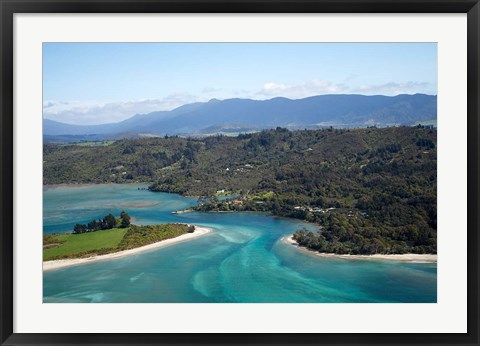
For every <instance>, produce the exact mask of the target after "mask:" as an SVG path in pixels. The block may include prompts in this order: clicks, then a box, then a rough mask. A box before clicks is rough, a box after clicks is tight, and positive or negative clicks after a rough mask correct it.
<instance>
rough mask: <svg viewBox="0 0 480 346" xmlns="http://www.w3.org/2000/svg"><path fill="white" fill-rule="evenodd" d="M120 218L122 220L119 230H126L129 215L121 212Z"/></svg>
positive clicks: (128, 223)
mask: <svg viewBox="0 0 480 346" xmlns="http://www.w3.org/2000/svg"><path fill="white" fill-rule="evenodd" d="M120 218H121V219H122V222H121V224H120V227H121V228H126V227H128V226H130V215H128V214H127V213H126V212H125V211H122V212H121V213H120Z"/></svg>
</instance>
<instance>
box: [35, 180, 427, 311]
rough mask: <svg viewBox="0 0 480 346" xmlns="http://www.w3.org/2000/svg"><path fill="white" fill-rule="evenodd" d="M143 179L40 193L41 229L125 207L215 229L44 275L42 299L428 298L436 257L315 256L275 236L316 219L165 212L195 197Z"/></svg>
mask: <svg viewBox="0 0 480 346" xmlns="http://www.w3.org/2000/svg"><path fill="white" fill-rule="evenodd" d="M138 187H144V186H143V185H95V186H82V187H57V188H50V189H46V190H45V191H44V231H45V232H48V233H52V232H64V231H70V230H71V229H72V227H73V225H74V224H75V223H86V222H88V221H90V220H92V219H94V218H100V217H103V216H104V215H105V214H106V213H110V212H111V213H113V214H115V215H116V214H119V213H120V211H122V210H125V211H127V212H128V213H129V214H130V215H132V216H133V218H134V222H135V223H137V224H152V223H162V222H185V223H193V224H197V225H204V226H208V227H211V228H213V229H214V232H212V233H210V234H207V235H205V236H201V237H199V238H196V239H193V240H190V241H187V242H183V243H179V244H175V245H171V246H168V247H165V248H161V249H157V250H152V251H150V252H146V253H142V254H138V255H133V256H130V257H125V258H121V259H115V260H109V261H103V262H96V263H90V264H85V265H81V266H77V267H70V268H65V269H60V270H56V271H51V272H46V273H44V289H43V291H44V301H45V302H131V303H139V302H172V303H173V302H175V303H179V302H199V303H200V302H210V303H212V302H232V303H233V302H295V303H298V302H319V303H320V302H324V303H326V302H332V303H339V302H436V299H437V293H436V281H437V274H436V273H437V266H436V264H424V263H396V262H391V261H377V260H358V259H357V260H352V259H338V258H323V257H319V256H315V255H313V254H310V253H305V252H303V251H300V250H298V249H296V248H295V247H293V246H291V245H289V244H286V243H284V242H282V241H281V238H282V237H284V236H285V235H289V234H291V233H293V232H294V231H295V230H296V229H298V228H301V227H307V228H310V229H315V228H316V227H315V225H312V224H306V223H302V222H299V221H297V220H290V219H285V218H277V217H272V216H268V215H265V214H257V213H185V214H178V215H175V214H171V212H172V211H174V210H179V209H184V208H187V207H189V206H191V205H195V204H196V199H194V198H184V197H181V196H178V195H173V194H165V193H153V192H150V191H145V190H138Z"/></svg>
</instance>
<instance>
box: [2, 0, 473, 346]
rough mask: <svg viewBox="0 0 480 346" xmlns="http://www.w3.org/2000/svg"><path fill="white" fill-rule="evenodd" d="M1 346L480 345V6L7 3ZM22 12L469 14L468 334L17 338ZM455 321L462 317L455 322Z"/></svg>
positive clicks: (248, 1) (383, 0) (405, 1)
mask: <svg viewBox="0 0 480 346" xmlns="http://www.w3.org/2000/svg"><path fill="white" fill-rule="evenodd" d="M0 11H1V14H0V15H1V54H0V56H1V89H0V90H1V95H0V100H1V117H0V121H1V123H0V129H1V141H0V143H1V144H0V146H1V156H0V191H1V195H2V198H1V202H0V203H1V205H0V222H1V231H0V242H1V253H0V261H1V263H0V270H1V272H0V277H1V285H0V289H1V299H0V302H1V305H0V314H1V315H0V316H1V317H0V318H1V322H0V342H1V344H2V345H27V344H28V345H180V344H182V345H196V344H207V345H217V344H218V345H220V344H221V345H227V344H228V345H230V344H232V345H233V344H235V345H254V344H257V345H261V344H272V345H276V344H288V345H312V344H319V345H347V344H348V345H367V344H371V345H388V344H395V345H478V344H479V338H478V329H479V319H478V316H479V299H478V296H479V275H478V274H479V256H478V249H479V248H480V243H479V237H478V231H479V228H478V212H479V204H478V196H479V160H478V155H479V138H478V137H479V133H480V128H479V120H478V119H479V116H480V114H479V98H480V88H479V81H480V78H479V75H480V69H479V49H480V41H479V17H480V4H479V1H478V0H391V1H389V0H298V1H295V0H243V1H239V0H233V1H227V0H199V1H193V0H186V1H183V0H138V1H136V0H116V1H115V0H113V1H112V0H83V1H79V0H74V1H66V0H18V1H16V0H0ZM15 13H467V16H468V17H467V21H468V24H467V31H468V34H467V35H468V37H467V42H468V53H467V54H468V67H467V68H468V80H467V83H468V85H467V87H468V95H467V100H468V101H467V102H468V107H467V110H468V129H467V136H468V138H467V142H468V148H467V155H468V207H467V214H468V249H467V250H468V268H467V269H468V283H467V287H468V297H467V298H468V310H467V314H468V316H467V328H468V332H467V333H465V334H454V333H451V334H440V333H439V334H432V333H421V334H407V333H405V334H333V333H328V334H321V335H319V334H315V333H309V334H222V333H216V334H108V333H103V334H47V333H45V334H20V333H14V332H13V316H14V311H13V297H14V294H15V293H14V291H13V229H14V224H13V201H14V198H15V196H14V194H13V181H14V179H15V176H14V172H13V160H14V147H13V133H14V132H13V120H14V119H13V64H14V61H13V34H14V33H13V16H14V14H15ZM451 318H455V316H452V317H451Z"/></svg>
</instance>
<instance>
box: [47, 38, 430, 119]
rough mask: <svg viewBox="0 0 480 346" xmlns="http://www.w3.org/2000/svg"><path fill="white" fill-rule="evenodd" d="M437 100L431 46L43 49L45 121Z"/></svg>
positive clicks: (101, 45) (169, 45)
mask: <svg viewBox="0 0 480 346" xmlns="http://www.w3.org/2000/svg"><path fill="white" fill-rule="evenodd" d="M344 93H345V94H363V95H398V94H402V93H406V94H414V93H426V94H433V95H436V93H437V46H436V44H435V43H44V45H43V100H44V106H43V114H44V117H45V118H48V119H52V120H56V121H61V122H66V123H71V124H99V123H108V122H116V121H121V120H124V119H127V118H129V117H131V116H132V115H135V114H139V113H148V112H152V111H156V110H170V109H173V108H175V107H178V106H180V105H182V104H185V103H191V102H197V101H208V100H209V99H212V98H217V99H226V98H233V97H240V98H253V99H269V98H272V97H277V96H283V97H288V98H294V99H296V98H303V97H308V96H313V95H322V94H344Z"/></svg>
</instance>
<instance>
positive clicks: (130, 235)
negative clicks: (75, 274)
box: [43, 212, 211, 271]
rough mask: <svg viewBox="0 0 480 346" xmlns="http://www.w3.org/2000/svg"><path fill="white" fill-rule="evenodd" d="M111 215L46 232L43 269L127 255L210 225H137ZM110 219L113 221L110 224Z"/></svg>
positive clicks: (180, 238)
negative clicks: (71, 228) (62, 231)
mask: <svg viewBox="0 0 480 346" xmlns="http://www.w3.org/2000/svg"><path fill="white" fill-rule="evenodd" d="M121 215H122V216H121V217H120V218H115V217H114V216H113V215H111V214H109V215H107V216H105V217H104V218H103V219H100V220H92V221H91V222H89V223H88V224H87V225H81V224H76V225H75V227H74V231H73V233H67V234H44V239H43V260H44V262H43V270H44V271H49V270H53V269H60V268H64V267H69V266H73V265H78V264H83V263H90V262H95V261H100V260H109V259H114V258H120V257H125V256H129V255H133V254H138V253H142V252H145V251H149V250H153V249H157V248H161V247H165V246H168V245H172V244H176V243H179V242H182V241H185V240H189V239H193V238H196V237H198V236H201V235H204V234H207V233H209V232H210V231H211V229H209V228H205V227H197V226H194V225H189V224H181V223H170V224H160V225H144V226H138V225H133V224H130V223H129V222H127V220H129V219H130V217H129V216H128V214H127V213H125V212H122V214H121ZM108 221H111V224H110V225H109V224H108Z"/></svg>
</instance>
